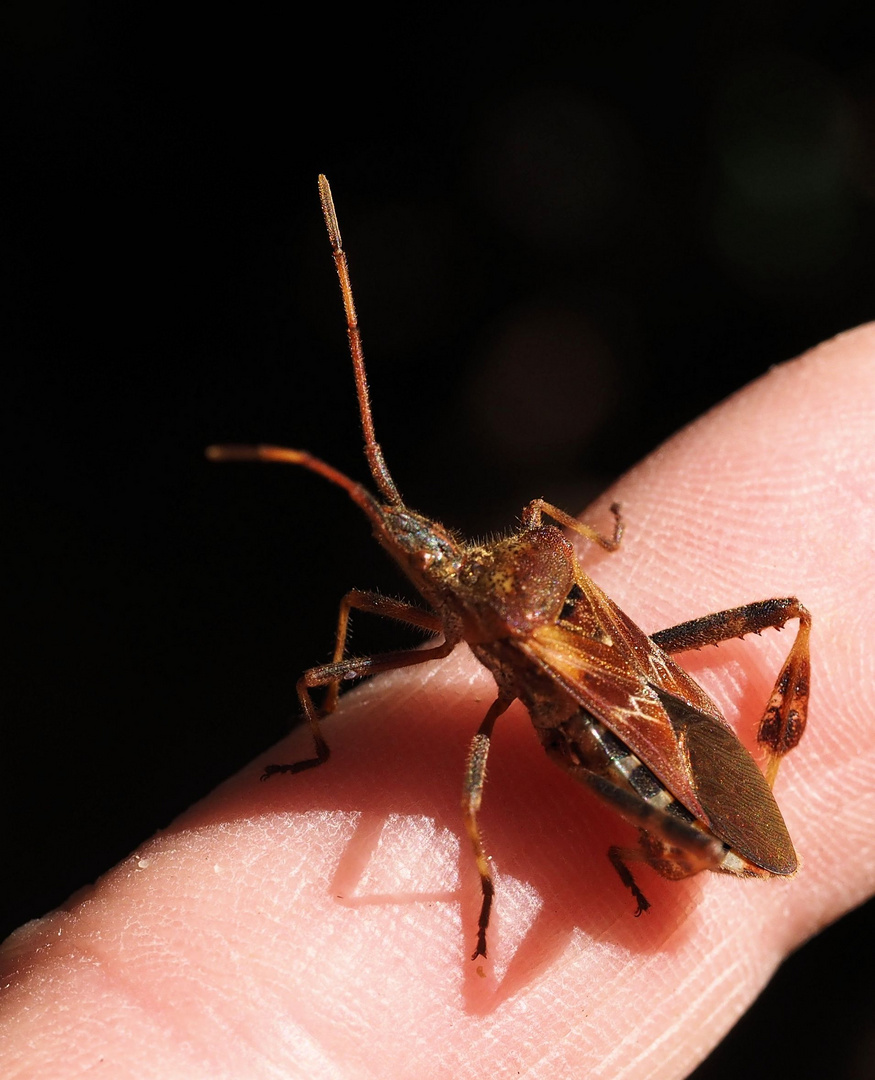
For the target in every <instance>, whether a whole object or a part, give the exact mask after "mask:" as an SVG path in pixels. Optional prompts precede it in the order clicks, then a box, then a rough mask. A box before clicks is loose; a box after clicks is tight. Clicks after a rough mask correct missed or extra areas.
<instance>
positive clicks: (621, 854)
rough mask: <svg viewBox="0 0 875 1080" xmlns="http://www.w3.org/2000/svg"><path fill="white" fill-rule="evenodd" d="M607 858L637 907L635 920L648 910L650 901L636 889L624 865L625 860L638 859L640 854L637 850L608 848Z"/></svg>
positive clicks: (628, 870)
mask: <svg viewBox="0 0 875 1080" xmlns="http://www.w3.org/2000/svg"><path fill="white" fill-rule="evenodd" d="M608 858H609V859H610V861H611V866H613V868H614V869H615V870H616V871H617V873H618V874H619V877H620V881H622V882H623V884H624V885H625V886H626V888H627V889H628V890H629V891H630V892H631V893H632V896H633V897H634V898H635V902H636V904H637V905H638V906H637V907H636V909H635V918H636V919H637V918H639V916H641V915H642V914H643V913H644V912H645V911H649V910H650V901H649V900H648V899H647V897H646V896H645V895H644V893H643V892H642V891H641V890H640V889H639V888H638V884H637V882H636V881H635V878H634V877H633V876H632V871H631V870H630V869H629V867H628V866H627V865H626V862H625V860H626V859H640V858H641V852H640V851H638V849H637V848H621V847H616V846H613V847H610V848H608Z"/></svg>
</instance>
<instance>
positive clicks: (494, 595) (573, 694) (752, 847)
mask: <svg viewBox="0 0 875 1080" xmlns="http://www.w3.org/2000/svg"><path fill="white" fill-rule="evenodd" d="M319 193H320V198H321V201H322V211H323V214H324V215H325V223H326V225H327V227H328V236H329V240H330V242H331V248H332V252H333V257H334V263H335V266H336V268H337V274H338V277H339V279H340V287H341V291H342V293H343V304H344V308H345V311H346V323H347V332H348V336H349V345H350V353H351V355H352V364H353V370H354V373H355V380H356V391H357V394H358V403H359V411H360V414H361V423H362V429H363V432H364V440H365V454H366V456H367V460H368V465H369V467H370V472H371V476H372V477H373V480H374V482H375V483H376V485H377V488H378V489H379V497H375V496H374V495H372V494H371V493H370V492H369V491H368V490H367V489H366V488H364V487H363V486H362V485H360V484H358V483H356V482H355V481H353V480H351V479H349V478H348V477H347V476H345V475H344V474H343V473H341V472H338V470H337V469H334V468H332V466H330V465H328V464H326V463H325V462H324V461H321V460H320V459H319V458H316V457H314V456H313V455H312V454H309V453H307V452H306V451H304V450H289V449H284V448H282V447H276V446H213V447H210V448H209V450H208V451H207V455H208V457H210V458H212V459H214V460H221V461H229V460H230V461H243V460H246V461H249V460H259V461H277V462H286V463H289V464H293V465H302V466H304V468H307V469H310V470H311V471H312V472H315V473H319V474H320V475H321V476H324V477H325V478H326V479H327V480H330V481H331V483H333V484H336V485H337V486H338V487H341V488H343V489H344V491H346V493H347V494H348V495H349V497H350V498H351V499H352V500H353V502H355V503H356V504H357V505H358V506H359V507H360V508H361V509H362V510H363V511H364V513H365V514H366V515H367V517H368V518H369V520H370V522H371V525H372V526H373V530H374V534H375V536H376V538H377V540H379V542H380V543H381V544H382V545H383V547H384V548H386V550H387V551H388V552H389V554H390V555H391V556H392V557H393V558H394V559H395V561H396V562H397V563H398V565H399V566H400V567H401V569H402V570H403V571H404V573H405V574H406V575H407V577H408V578H409V579H410V581H411V582H412V583H413V584H414V586H415V587H416V589H417V590H418V591H419V593H420V595H421V596H422V598H423V599H424V600H425V601H426V602H427V603H428V605H429V609H430V610H425V609H423V608H420V607H417V606H415V605H413V604H409V603H406V602H404V601H401V600H394V599H390V598H388V597H385V596H381V595H380V594H378V593H375V592H362V591H360V590H358V589H354V590H352V591H351V592H349V593H347V595H346V596H345V597H344V598H343V600H342V601H341V604H340V615H339V619H338V625H337V639H336V643H335V647H334V658H333V660H332V662H331V663H330V664H321V665H319V666H318V667H314V668H310V669H309V670H308V671H306V672H304V674H303V675H302V676H301V678H300V679H299V681H298V684H297V690H298V697H299V698H300V701H301V706H302V707H303V710H304V713H305V715H306V717H307V721H308V723H309V725H310V730H311V732H312V735H313V742H314V744H315V751H316V756H315V757H313V758H308V759H306V760H304V761H297V762H294V763H292V764H287V765H269V766H268V767H267V768H266V769H265V771H264V774H263V776H262V779H265V780H266V779H268V778H269V777H271V776H275V775H276V774H277V773H296V772H301V771H302V770H304V769H309V768H312V767H314V766H316V765H321V764H322V763H323V762H324V761H327V760H328V756H329V750H328V745H327V743H326V742H325V739H324V738H323V735H322V729H321V724H320V721H321V720H322V718H323V717H325V716H327V715H328V714H329V713H331V712H332V711H333V709H334V708H335V706H336V704H337V698H338V692H339V689H340V684H341V682H342V681H343V680H346V679H350V678H359V677H362V676H365V675H374V674H376V673H377V672H380V671H390V670H393V669H395V668H401V667H412V666H414V665H416V664H424V663H428V662H429V661H431V660H439V659H441V658H442V657H445V656H447V655H448V654H449V653H450V652H451V651H452V650H453V649H454V648H455V647H456V646H457V645H458V644H459V643H460V642H462V641H465V642H467V644H468V646H469V647H470V649H471V651H472V652H473V653H474V655H475V656H476V657H477V659H478V660H480V661H481V663H483V664H484V665H485V666H486V667H487V668H488V669H489V670H490V671H491V672H492V674H493V676H494V678H495V681H496V683H497V685H498V697H497V698H496V700H495V701H494V703H493V704H492V706H491V707H490V709H489V711H488V712H487V713H486V717H485V718H484V720H483V722H482V723H481V725H480V728H479V730H478V731H477V734H476V735H475V736H474V739H473V741H472V743H471V749H470V752H469V755H468V764H467V768H466V772H465V782H464V788H463V795H462V811H463V814H464V818H465V827H466V829H467V831H468V835H469V836H470V838H471V843H472V845H473V847H474V855H475V857H476V860H477V869H478V870H479V873H480V881H481V886H482V891H483V902H482V906H481V909H480V918H479V924H478V926H479V928H478V933H477V947H476V949H475V950H474V954H473V957H472V959H476V958H477V957H478V956H484V957H485V956H486V930H487V927H488V925H489V915H490V911H491V908H492V899H493V894H494V887H493V881H492V874H491V872H490V868H489V860H488V858H487V855H486V851H485V849H484V846H483V842H482V840H481V836H480V829H479V826H478V823H477V814H478V811H479V809H480V803H481V800H482V795H483V785H484V780H485V775H486V758H487V755H488V753H489V745H490V739H491V736H492V729H493V727H494V725H495V721H496V720H497V719H498V717H499V716H501V714H502V713H503V712H504V711H505V710H506V709H507V708H508V706H509V705H510V704H511V702H513V701H515V700H516V699H519V700H520V701H522V702H523V704H524V705H525V706H526V708H527V709H528V711H529V715H530V716H531V718H532V723H533V724H534V725H535V730H536V731H537V733H538V736H539V738H540V740H541V742H542V743H543V745H544V748H545V750H546V751H547V753H548V754H549V755H550V757H551V758H552V759H553V760H554V761H555V762H556V763H557V764H558V765H560V766H561V767H562V768H563V769H565V770H566V772H568V773H570V774H571V775H572V776H574V777H575V778H576V779H578V780H580V781H581V782H582V783H583V784H585V785H586V786H587V787H588V788H590V790H591V791H593V792H595V794H596V795H598V796H599V797H600V798H602V799H603V800H604V801H605V802H607V803H609V804H610V805H611V806H612V807H613V808H614V809H615V810H616V811H617V812H618V813H619V814H620V815H621V816H622V817H623V818H625V819H626V820H627V821H629V822H631V823H632V824H633V825H636V826H637V827H638V829H639V833H640V836H639V843H638V846H637V847H632V848H621V847H611V848H610V849H609V851H608V857H609V859H610V861H611V863H612V864H613V865H614V867H615V868H616V870H617V873H618V874H619V875H620V878H621V880H622V881H623V883H624V884H625V885H626V886H627V888H628V889H629V890H630V891H631V892H632V894H633V896H634V897H635V901H636V904H637V909H636V911H635V914H636V915H640V914H641V912H643V911H646V910H647V908H648V907H649V906H650V905H649V903H648V901H647V899H646V898H645V896H644V895H643V893H642V892H641V890H640V889H639V887H638V885H637V884H636V882H635V879H634V877H633V875H632V872H631V870H630V869H629V864H630V863H631V862H633V861H636V860H637V861H641V862H644V863H646V864H648V865H649V866H651V867H652V868H653V869H654V870H656V871H657V873H659V874H661V875H662V876H663V877H666V878H670V879H680V878H684V877H688V876H689V875H691V874H696V873H698V872H699V871H700V870H716V871H721V872H723V873H729V874H735V875H737V876H739V877H770V876H773V875H778V876H787V875H790V874H793V873H794V872H795V870H796V866H797V861H796V853H795V851H794V850H793V844H792V843H791V841H790V837H789V835H788V833H787V827H786V825H785V824H784V819H783V818H782V816H781V812H780V810H779V809H778V806H777V804H776V802H775V799H774V797H773V795H772V785H773V784H774V780H775V775H776V773H777V768H778V764H779V763H780V760H781V758H782V757H783V755H784V754H786V753H787V752H788V751H789V750H791V749H792V748H793V747H794V746H795V745H796V744H797V743H798V741H799V739H800V738H801V736H802V733H803V730H804V728H805V718H806V710H807V705H808V687H809V652H808V642H809V634H810V629H811V616H810V615H809V613H808V611H807V610H806V609H805V608H804V607H803V606H802V604H800V603H799V601H798V600H797V599H796V598H795V597H792V596H791V597H785V598H783V599H774V600H760V601H757V602H756V603H752V604H746V605H744V606H743V607H739V608H732V609H731V610H728V611H721V612H718V613H716V614H714V615H705V616H703V617H702V618H699V619H693V620H691V621H690V622H686V623H681V624H680V625H679V626H673V627H671V628H670V629H668V630H660V631H659V632H658V633H656V634H652V635H650V636H649V637H648V635H647V634H645V633H644V632H643V631H642V630H640V629H639V628H638V627H637V626H636V625H635V623H633V622H632V620H631V619H630V618H629V617H628V616H627V615H625V614H624V613H623V612H622V611H620V609H619V608H618V607H617V606H616V604H614V603H613V601H612V600H610V599H609V598H608V597H607V596H606V595H605V594H604V593H603V592H602V591H601V589H599V587H598V586H597V585H596V584H595V583H594V582H593V581H591V580H590V578H589V577H587V575H586V574H585V573H584V572H583V570H582V569H581V568H580V565H579V564H578V562H577V559H576V557H575V553H574V548H573V547H572V545H571V544H570V543H569V541H568V540H567V539H566V537H565V535H564V533H563V532H562V531H561V530H560V529H559V528H557V527H556V525H547V524H544V518H550V519H552V520H553V521H554V522H557V523H558V524H559V525H563V526H565V527H567V528H569V529H572V530H573V531H574V532H576V533H578V534H579V535H580V536H583V537H585V538H586V539H587V540H592V541H594V542H595V543H597V544H600V545H601V546H602V547H603V548H605V549H607V550H608V551H615V550H616V549H617V548H618V547H619V545H620V538H621V536H622V533H623V524H622V520H621V518H620V512H619V507H618V506H616V505H614V506H613V507H612V508H611V509H612V512H613V514H614V519H615V523H614V531H613V535H612V536H611V537H606V536H603V535H602V534H601V533H599V532H597V531H596V530H595V529H593V528H591V527H590V526H588V525H583V524H581V523H580V522H579V521H577V520H576V519H575V518H573V517H571V516H570V515H569V514H566V513H565V512H564V511H563V510H560V509H558V508H557V507H555V506H551V505H550V504H548V503H546V502H544V500H543V499H535V500H533V501H532V502H531V503H529V505H528V506H527V507H526V508H525V509H524V510H523V513H522V521H521V525H520V528H519V529H518V530H517V531H516V532H514V533H512V534H511V535H509V536H506V537H504V538H502V539H499V540H494V541H491V542H490V543H487V544H472V543H468V542H466V541H465V540H463V539H461V538H460V537H459V536H457V535H455V534H454V533H453V532H451V531H449V530H448V529H446V528H444V526H443V525H441V524H440V523H438V522H437V521H433V520H432V519H431V518H428V517H425V516H423V515H422V514H419V513H417V512H416V511H414V510H411V509H410V508H409V507H408V506H407V505H406V504H405V502H404V500H403V499H402V497H401V495H400V493H399V492H398V489H397V488H396V487H395V482H394V481H393V479H392V477H391V475H390V473H389V470H388V469H387V467H386V463H385V461H384V460H383V454H382V451H381V449H380V447H379V445H378V443H377V441H376V439H375V437H374V425H373V420H372V416H371V405H370V398H369V394H368V386H367V380H366V377H365V366H364V354H363V351H362V343H361V337H360V334H359V329H358V322H357V319H356V312H355V305H354V303H353V297H352V290H351V287H350V281H349V271H348V268H347V262H346V255H345V253H344V250H343V246H342V243H341V238H340V230H339V229H338V225H337V216H336V214H335V210H334V202H333V200H332V197H331V189H330V188H329V186H328V181H327V180H326V179H325V177H324V176H320V177H319ZM352 610H356V611H366V612H370V613H371V614H374V615H383V616H386V617H388V618H391V619H395V620H397V621H398V622H402V623H406V624H408V625H411V626H415V627H419V628H421V629H423V630H428V631H433V632H435V633H440V634H442V636H443V640H442V641H441V642H440V643H438V644H436V645H432V646H431V647H430V648H426V649H410V650H405V651H399V652H393V653H385V654H382V655H379V656H369V657H358V658H348V657H347V656H346V655H345V653H346V638H347V628H348V625H349V616H350V612H351V611H352ZM791 619H798V620H799V629H798V632H797V634H796V638H795V640H794V642H793V646H792V648H791V649H790V653H789V656H788V657H787V660H786V662H785V663H784V666H783V668H782V669H781V672H780V674H779V676H778V679H777V682H776V683H775V688H774V690H773V692H772V695H771V698H770V699H769V703H768V705H767V707H766V711H765V714H764V716H763V719H762V721H761V722H760V727H759V733H758V742H759V745H760V746H761V747H762V748H763V749H764V750H765V752H766V753H767V755H768V764H767V767H766V775H765V776H764V775H763V774H762V772H760V769H759V768H758V766H757V765H756V763H755V761H754V759H753V758H752V757H751V755H750V754H749V753H748V751H747V750H745V748H744V747H743V746H742V744H741V743H740V742H739V740H738V738H737V737H736V735H735V734H734V732H733V731H732V730H731V728H730V727H729V726H728V725H727V723H726V722H725V720H724V719H723V717H722V716H721V714H720V712H719V710H718V708H717V706H716V705H715V704H714V702H713V701H711V699H710V698H709V697H708V695H707V694H706V693H705V692H704V690H702V689H701V687H700V686H698V684H697V683H696V682H695V681H694V680H693V679H692V677H691V676H690V675H688V674H687V673H686V672H685V671H684V670H683V669H682V668H680V667H679V666H678V665H677V664H676V663H675V661H674V660H673V659H672V658H671V654H672V653H679V652H684V651H685V650H687V649H698V648H701V647H702V646H704V645H716V644H717V643H718V642H720V641H725V640H727V639H729V638H735V637H742V636H744V635H745V634H748V633H751V632H753V633H759V632H760V631H762V630H763V629H765V628H766V627H776V628H780V627H782V626H783V625H784V624H785V623H786V622H788V621H789V620H791ZM316 687H325V688H326V693H325V697H324V700H323V702H322V705H321V707H317V705H316V704H315V703H314V701H313V698H312V696H311V693H310V692H311V690H313V689H314V688H316Z"/></svg>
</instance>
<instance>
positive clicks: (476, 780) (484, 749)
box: [462, 697, 513, 960]
mask: <svg viewBox="0 0 875 1080" xmlns="http://www.w3.org/2000/svg"><path fill="white" fill-rule="evenodd" d="M511 701H513V698H509V699H506V698H501V697H500V698H497V699H496V700H495V701H494V702H493V703H492V705H491V706H490V707H489V712H488V713H487V714H486V716H485V717H484V719H483V723H482V724H481V725H480V727H479V729H478V730H477V734H476V735H475V736H474V738H473V739H472V740H471V748H470V750H469V751H468V764H467V766H466V768H465V786H464V788H463V790H462V813H463V814H464V816H465V828H466V830H467V832H468V836H470V838H471V844H472V846H473V848H474V858H475V859H476V861H477V871H478V873H479V874H480V888H481V890H482V892H483V903H482V904H481V906H480V918H479V919H478V921H477V948H476V949H475V950H474V953H473V955H472V956H471V959H472V960H476V959H477V957H478V956H483V957H485V956H486V928H487V927H488V926H489V916H490V914H491V912H492V898H493V896H494V895H495V885H494V883H493V881H492V871H491V870H490V869H489V858H488V856H487V854H486V849H485V848H484V847H483V838H482V837H481V835H480V826H479V825H478V824H477V812H478V811H479V809H480V804H481V802H482V801H483V785H484V783H485V782H486V759H487V757H488V756H489V742H490V739H491V738H492V729H493V727H494V726H495V721H496V720H497V719H498V717H499V716H501V714H502V713H503V712H505V710H506V709H507V708H508V706H509V705H510V703H511Z"/></svg>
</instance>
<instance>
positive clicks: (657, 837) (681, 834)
mask: <svg viewBox="0 0 875 1080" xmlns="http://www.w3.org/2000/svg"><path fill="white" fill-rule="evenodd" d="M580 779H581V780H583V782H584V783H585V784H587V786H588V787H590V788H591V789H592V790H593V791H594V792H595V794H596V795H598V797H599V798H600V799H603V800H604V801H605V802H606V803H609V804H610V805H611V806H613V808H614V809H615V810H616V811H617V812H618V813H619V814H620V816H621V817H623V818H625V819H626V821H628V822H629V823H630V824H632V825H635V826H636V827H637V829H638V835H639V838H638V847H633V848H629V847H616V846H614V847H610V848H609V849H608V858H609V859H610V861H611V865H612V866H613V868H614V869H615V870H616V871H617V873H618V874H619V876H620V880H621V881H622V882H623V884H624V885H625V886H626V888H627V889H628V890H629V891H630V892H631V893H632V895H633V896H634V898H635V903H636V904H637V907H636V909H635V916H636V918H637V917H638V916H639V915H640V914H641V913H642V912H644V911H647V910H648V908H649V907H650V901H649V900H648V899H647V897H646V896H645V895H644V893H643V892H642V891H641V889H640V888H639V887H638V884H637V883H636V881H635V878H634V877H633V875H632V871H631V870H630V869H629V866H628V863H630V862H644V863H646V864H647V865H648V866H650V867H651V868H652V869H653V870H655V871H656V872H657V873H658V874H659V875H660V876H661V877H664V878H668V879H669V880H670V881H680V880H681V879H682V878H686V877H692V875H693V874H698V873H700V872H701V871H702V870H716V869H718V868H719V867H720V864H721V861H722V858H723V855H724V852H725V846H724V845H723V844H722V843H721V842H720V841H719V840H717V839H716V838H715V837H714V836H711V834H710V833H707V832H705V831H704V830H703V829H700V828H698V827H697V826H696V825H695V824H693V823H692V822H691V821H689V820H687V819H686V818H685V817H683V816H680V813H679V811H680V809H681V808H679V807H678V806H677V804H674V806H675V810H674V812H673V811H672V810H671V809H670V807H659V806H655V805H654V804H653V803H652V802H649V801H648V800H647V799H645V798H643V797H642V796H641V795H639V794H638V793H637V792H634V791H629V790H628V789H626V788H623V787H620V786H618V785H617V784H614V783H612V782H611V781H610V780H608V779H607V778H606V777H604V776H601V775H599V774H597V773H591V772H589V771H585V770H581V773H580Z"/></svg>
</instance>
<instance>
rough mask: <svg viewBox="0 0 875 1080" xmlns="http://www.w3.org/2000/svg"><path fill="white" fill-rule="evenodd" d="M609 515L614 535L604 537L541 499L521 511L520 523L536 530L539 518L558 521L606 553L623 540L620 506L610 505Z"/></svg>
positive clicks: (615, 547) (617, 504) (535, 500)
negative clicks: (612, 518) (544, 517)
mask: <svg viewBox="0 0 875 1080" xmlns="http://www.w3.org/2000/svg"><path fill="white" fill-rule="evenodd" d="M611 513H612V514H613V515H614V535H613V536H604V535H603V534H602V533H600V532H599V531H598V529H594V528H593V527H592V526H591V525H584V524H583V522H582V521H578V520H577V518H576V517H572V516H571V514H566V513H565V511H564V510H560V509H559V507H558V506H553V505H552V504H551V503H548V502H544V500H543V499H533V500H532V501H531V502H530V503H529V504H528V506H527V507H526V508H525V510H523V513H522V522H523V527H524V528H526V529H536V528H538V526H539V525H540V524H541V517H542V516H543V515H546V516H547V517H549V518H552V519H553V520H554V521H558V522H559V524H560V525H565V526H566V527H567V528H569V529H573V530H574V532H576V533H579V534H580V536H584V537H586V539H587V540H592V541H593V542H594V543H596V544H599V545H601V547H603V548H604V549H605V550H606V551H616V550H617V548H618V547H619V546H620V541H621V540H622V538H623V529H624V528H625V526H624V524H623V518H622V517H621V515H620V504H619V503H612V505H611Z"/></svg>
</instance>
